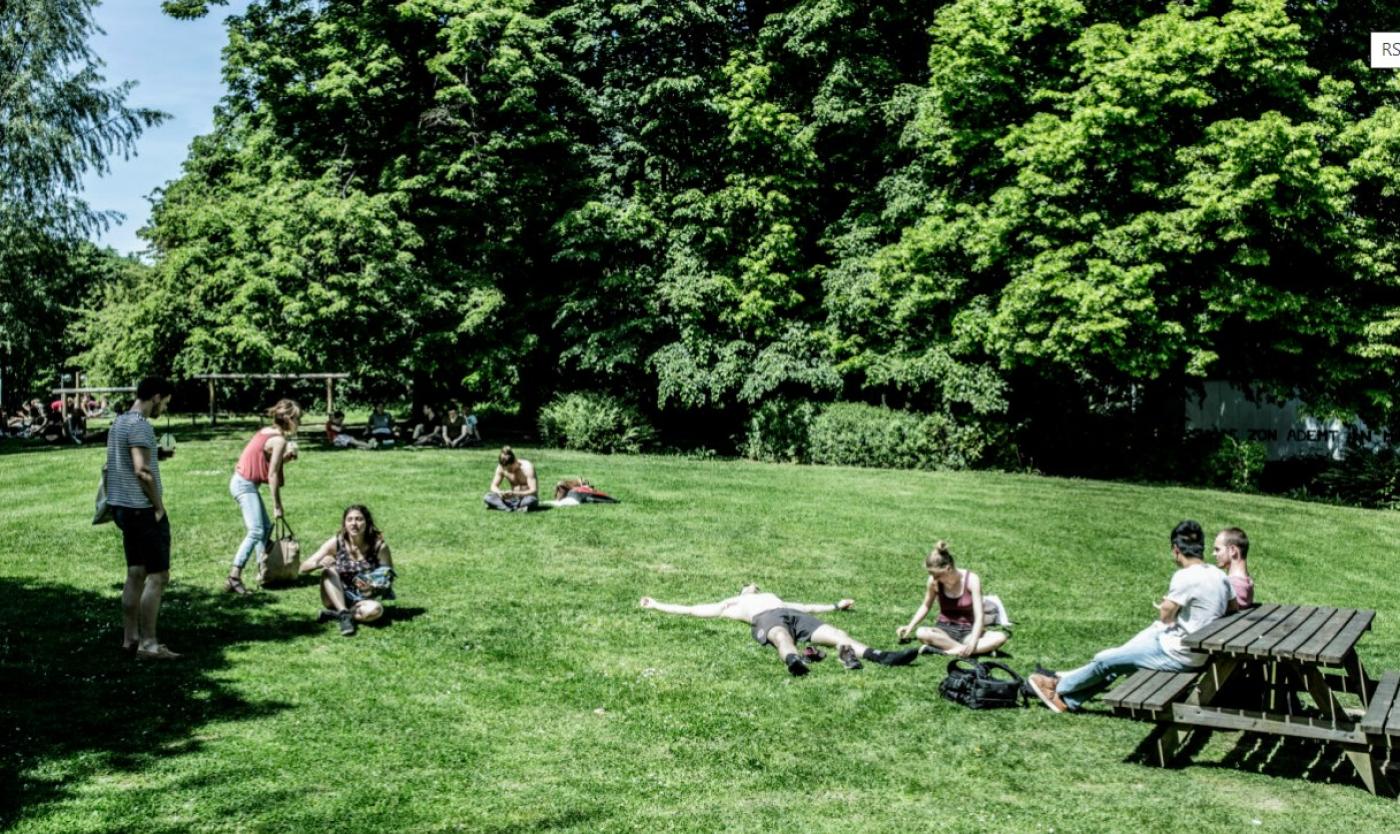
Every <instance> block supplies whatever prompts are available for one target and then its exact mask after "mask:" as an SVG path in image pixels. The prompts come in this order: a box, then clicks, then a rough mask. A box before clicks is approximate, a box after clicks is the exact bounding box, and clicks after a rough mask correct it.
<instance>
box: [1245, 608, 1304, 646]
mask: <svg viewBox="0 0 1400 834" xmlns="http://www.w3.org/2000/svg"><path fill="white" fill-rule="evenodd" d="M1312 614H1313V608H1312V607H1311V606H1307V605H1299V606H1297V607H1296V608H1294V609H1293V613H1292V614H1289V615H1288V617H1287V618H1286V619H1284V620H1283V621H1282V622H1280V623H1279V624H1277V625H1275V626H1274V627H1273V628H1271V629H1269V630H1268V631H1266V632H1265V633H1263V634H1261V635H1259V637H1257V638H1256V639H1255V640H1254V642H1253V643H1250V644H1249V645H1248V646H1247V647H1246V648H1245V651H1247V652H1248V653H1249V654H1251V655H1254V656H1255V657H1267V656H1268V655H1269V652H1270V651H1272V650H1273V648H1274V646H1277V645H1278V644H1279V643H1281V642H1283V641H1284V640H1285V639H1286V638H1287V637H1288V635H1290V634H1292V633H1294V632H1295V631H1297V630H1298V629H1299V628H1300V627H1301V626H1302V625H1303V623H1305V622H1307V620H1308V618H1309V617H1311V616H1312Z"/></svg>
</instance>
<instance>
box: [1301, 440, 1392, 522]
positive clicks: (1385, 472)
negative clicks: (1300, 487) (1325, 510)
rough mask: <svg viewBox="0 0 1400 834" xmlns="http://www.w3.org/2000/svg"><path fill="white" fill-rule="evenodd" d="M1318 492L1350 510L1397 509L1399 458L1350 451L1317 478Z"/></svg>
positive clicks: (1384, 453) (1378, 451)
mask: <svg viewBox="0 0 1400 834" xmlns="http://www.w3.org/2000/svg"><path fill="white" fill-rule="evenodd" d="M1315 487H1316V489H1317V492H1318V493H1320V494H1321V495H1323V496H1324V497H1327V498H1330V499H1332V500H1334V501H1340V502H1342V503H1344V504H1349V505H1351V506H1353V507H1373V508H1383V509H1400V454H1397V453H1396V451H1395V450H1394V449H1389V448H1386V449H1376V450H1373V449H1365V448H1352V449H1350V450H1348V451H1347V456H1346V458H1345V459H1344V460H1341V461H1336V462H1333V463H1331V464H1329V465H1328V467H1327V468H1326V469H1325V470H1324V471H1323V472H1322V473H1320V474H1319V475H1318V476H1317V480H1316V481H1315Z"/></svg>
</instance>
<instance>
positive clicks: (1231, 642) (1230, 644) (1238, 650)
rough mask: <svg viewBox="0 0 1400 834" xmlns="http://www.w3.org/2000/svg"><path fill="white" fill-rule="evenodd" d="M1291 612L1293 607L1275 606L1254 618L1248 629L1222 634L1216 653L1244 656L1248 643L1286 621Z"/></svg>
mask: <svg viewBox="0 0 1400 834" xmlns="http://www.w3.org/2000/svg"><path fill="white" fill-rule="evenodd" d="M1293 610H1294V606H1292V605H1275V606H1274V607H1273V609H1272V610H1270V611H1267V612H1265V613H1264V614H1262V615H1260V616H1258V617H1255V618H1254V621H1253V622H1251V623H1250V624H1249V627H1248V628H1244V629H1240V630H1239V631H1236V632H1234V633H1233V634H1225V633H1222V634H1221V635H1220V637H1219V638H1217V639H1219V640H1220V648H1219V649H1217V651H1223V652H1230V653H1231V654H1244V653H1245V649H1246V648H1247V647H1248V646H1249V644H1250V643H1253V642H1254V641H1255V640H1257V639H1258V638H1259V637H1260V636H1262V635H1264V634H1265V633H1267V632H1268V631H1269V630H1270V629H1272V628H1273V627H1274V626H1276V625H1278V624H1279V623H1281V622H1283V621H1284V620H1286V619H1288V615H1289V614H1292V613H1293Z"/></svg>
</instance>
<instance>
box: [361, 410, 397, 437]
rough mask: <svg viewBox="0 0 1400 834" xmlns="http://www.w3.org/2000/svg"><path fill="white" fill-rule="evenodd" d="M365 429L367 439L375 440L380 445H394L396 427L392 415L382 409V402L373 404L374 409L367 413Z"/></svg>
mask: <svg viewBox="0 0 1400 834" xmlns="http://www.w3.org/2000/svg"><path fill="white" fill-rule="evenodd" d="M367 431H368V433H369V439H370V440H373V441H376V442H377V443H378V444H379V445H380V446H393V445H394V442H395V440H396V439H397V438H398V429H397V428H395V426H394V416H393V415H392V414H390V413H388V412H387V411H385V410H384V403H375V404H374V411H373V412H371V413H370V415H369V425H368V426H367Z"/></svg>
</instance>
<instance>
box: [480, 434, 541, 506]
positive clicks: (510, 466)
mask: <svg viewBox="0 0 1400 834" xmlns="http://www.w3.org/2000/svg"><path fill="white" fill-rule="evenodd" d="M501 481H510V489H508V490H506V491H505V492H501ZM482 500H484V501H485V502H486V509H488V510H505V511H506V512H512V511H513V512H521V513H525V512H529V511H530V510H532V509H535V508H537V507H539V505H540V485H539V483H538V482H537V481H536V480H535V465H534V464H533V463H530V462H529V461H528V460H526V459H524V458H518V457H516V456H515V452H514V451H512V450H511V448H510V447H509V446H502V447H501V454H500V455H499V456H498V457H497V458H496V474H495V477H493V478H492V479H491V487H490V488H489V489H488V490H487V491H486V497H485V498H484V499H482Z"/></svg>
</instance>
